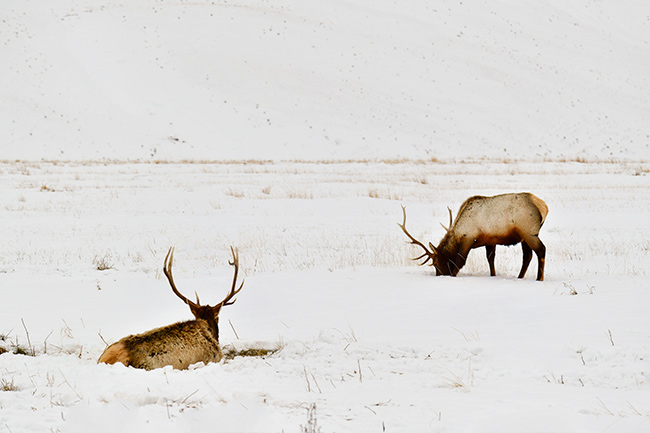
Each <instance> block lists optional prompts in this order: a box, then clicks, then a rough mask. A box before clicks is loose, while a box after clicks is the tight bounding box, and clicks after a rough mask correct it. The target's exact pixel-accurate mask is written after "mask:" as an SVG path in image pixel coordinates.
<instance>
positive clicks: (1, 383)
mask: <svg viewBox="0 0 650 433" xmlns="http://www.w3.org/2000/svg"><path fill="white" fill-rule="evenodd" d="M0 391H18V388H16V385H15V384H14V379H13V377H12V378H11V380H7V379H5V378H1V379H0Z"/></svg>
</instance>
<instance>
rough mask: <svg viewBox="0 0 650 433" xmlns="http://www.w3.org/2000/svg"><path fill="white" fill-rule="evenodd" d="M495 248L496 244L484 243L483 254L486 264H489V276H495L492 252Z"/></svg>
mask: <svg viewBox="0 0 650 433" xmlns="http://www.w3.org/2000/svg"><path fill="white" fill-rule="evenodd" d="M496 250H497V247H496V245H486V246H485V255H486V256H487V261H488V264H489V265H490V276H491V277H495V276H496V275H497V271H496V270H495V269H494V254H495V252H496Z"/></svg>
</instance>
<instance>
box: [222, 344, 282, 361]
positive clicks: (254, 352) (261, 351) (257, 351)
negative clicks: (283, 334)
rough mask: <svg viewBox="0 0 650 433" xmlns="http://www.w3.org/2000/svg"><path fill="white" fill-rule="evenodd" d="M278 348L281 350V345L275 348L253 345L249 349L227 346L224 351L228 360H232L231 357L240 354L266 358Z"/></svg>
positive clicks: (224, 355)
mask: <svg viewBox="0 0 650 433" xmlns="http://www.w3.org/2000/svg"><path fill="white" fill-rule="evenodd" d="M278 350H280V348H279V347H276V348H274V349H265V348H262V347H252V348H248V349H241V350H237V349H236V348H234V347H232V346H230V347H226V348H225V350H224V351H223V357H224V359H226V360H231V359H234V358H236V357H238V356H241V357H258V358H264V357H266V356H270V355H273V354H274V353H275V352H277V351H278Z"/></svg>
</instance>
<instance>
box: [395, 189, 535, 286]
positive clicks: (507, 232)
mask: <svg viewBox="0 0 650 433" xmlns="http://www.w3.org/2000/svg"><path fill="white" fill-rule="evenodd" d="M447 209H448V210H449V227H445V226H444V225H443V227H444V228H445V230H447V233H446V234H445V236H444V237H443V238H442V240H441V241H440V244H438V246H437V247H434V246H433V244H431V243H430V242H429V248H427V247H426V245H424V244H423V243H422V242H420V241H418V240H417V239H415V238H414V237H413V236H411V234H410V233H409V232H408V231H407V230H406V208H405V207H404V206H402V213H403V214H404V221H403V222H402V224H399V223H398V225H399V226H400V227H401V228H402V231H403V232H404V233H405V234H406V236H408V238H409V239H410V240H411V242H410V243H411V244H413V245H418V246H420V247H422V249H424V253H423V254H422V255H421V256H419V257H416V258H415V259H414V260H420V259H424V262H422V263H420V265H424V264H425V263H427V262H428V261H431V265H432V266H434V267H435V268H436V275H451V276H456V275H457V274H458V271H460V269H461V268H462V267H463V266H464V265H465V261H466V260H467V254H468V253H469V251H470V250H471V249H474V248H479V247H485V252H486V255H487V260H488V263H489V265H490V275H491V276H495V275H496V271H495V270H494V253H495V250H496V246H497V245H515V244H518V243H520V242H521V248H522V249H523V253H524V258H523V262H522V265H521V271H520V272H519V277H518V278H523V277H524V275H525V274H526V270H527V269H528V264H529V263H530V260H531V259H532V257H533V253H532V252H533V251H535V254H536V255H537V259H538V260H537V280H538V281H542V280H543V279H544V257H545V255H546V247H545V246H544V244H543V243H542V241H541V240H540V239H539V230H540V228H541V227H542V224H544V220H545V219H546V215H547V214H548V207H547V206H546V203H544V201H543V200H542V199H540V198H538V197H536V196H535V195H533V194H531V193H527V192H522V193H518V194H501V195H496V196H494V197H482V196H474V197H470V198H468V199H467V200H465V202H464V203H463V204H462V205H461V206H460V209H459V210H458V214H456V220H455V221H453V218H452V213H451V209H449V208H447Z"/></svg>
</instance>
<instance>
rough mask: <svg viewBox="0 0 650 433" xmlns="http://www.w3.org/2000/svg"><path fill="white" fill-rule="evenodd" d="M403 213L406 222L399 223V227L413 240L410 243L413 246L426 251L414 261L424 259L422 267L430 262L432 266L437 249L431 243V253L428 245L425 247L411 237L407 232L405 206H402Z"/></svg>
mask: <svg viewBox="0 0 650 433" xmlns="http://www.w3.org/2000/svg"><path fill="white" fill-rule="evenodd" d="M402 213H403V214H404V221H403V222H402V224H400V223H397V225H398V226H400V228H401V229H402V231H403V232H404V234H405V235H406V236H408V238H409V239H410V240H411V242H410V243H411V244H413V245H418V246H420V247H422V249H423V250H424V253H423V254H422V255H421V256H418V257H415V258H414V259H412V260H420V259H424V261H423V262H422V263H420V266H422V265H424V264H426V263H427V262H428V261H429V260H431V265H433V262H434V259H435V257H436V247H434V246H433V244H431V242H429V247H430V248H431V251H430V250H429V249H428V248H427V247H426V245H424V244H423V243H422V242H420V241H418V240H417V239H415V238H414V237H413V236H411V234H410V233H409V232H408V230H406V207H404V206H402ZM425 257H426V258H425Z"/></svg>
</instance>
